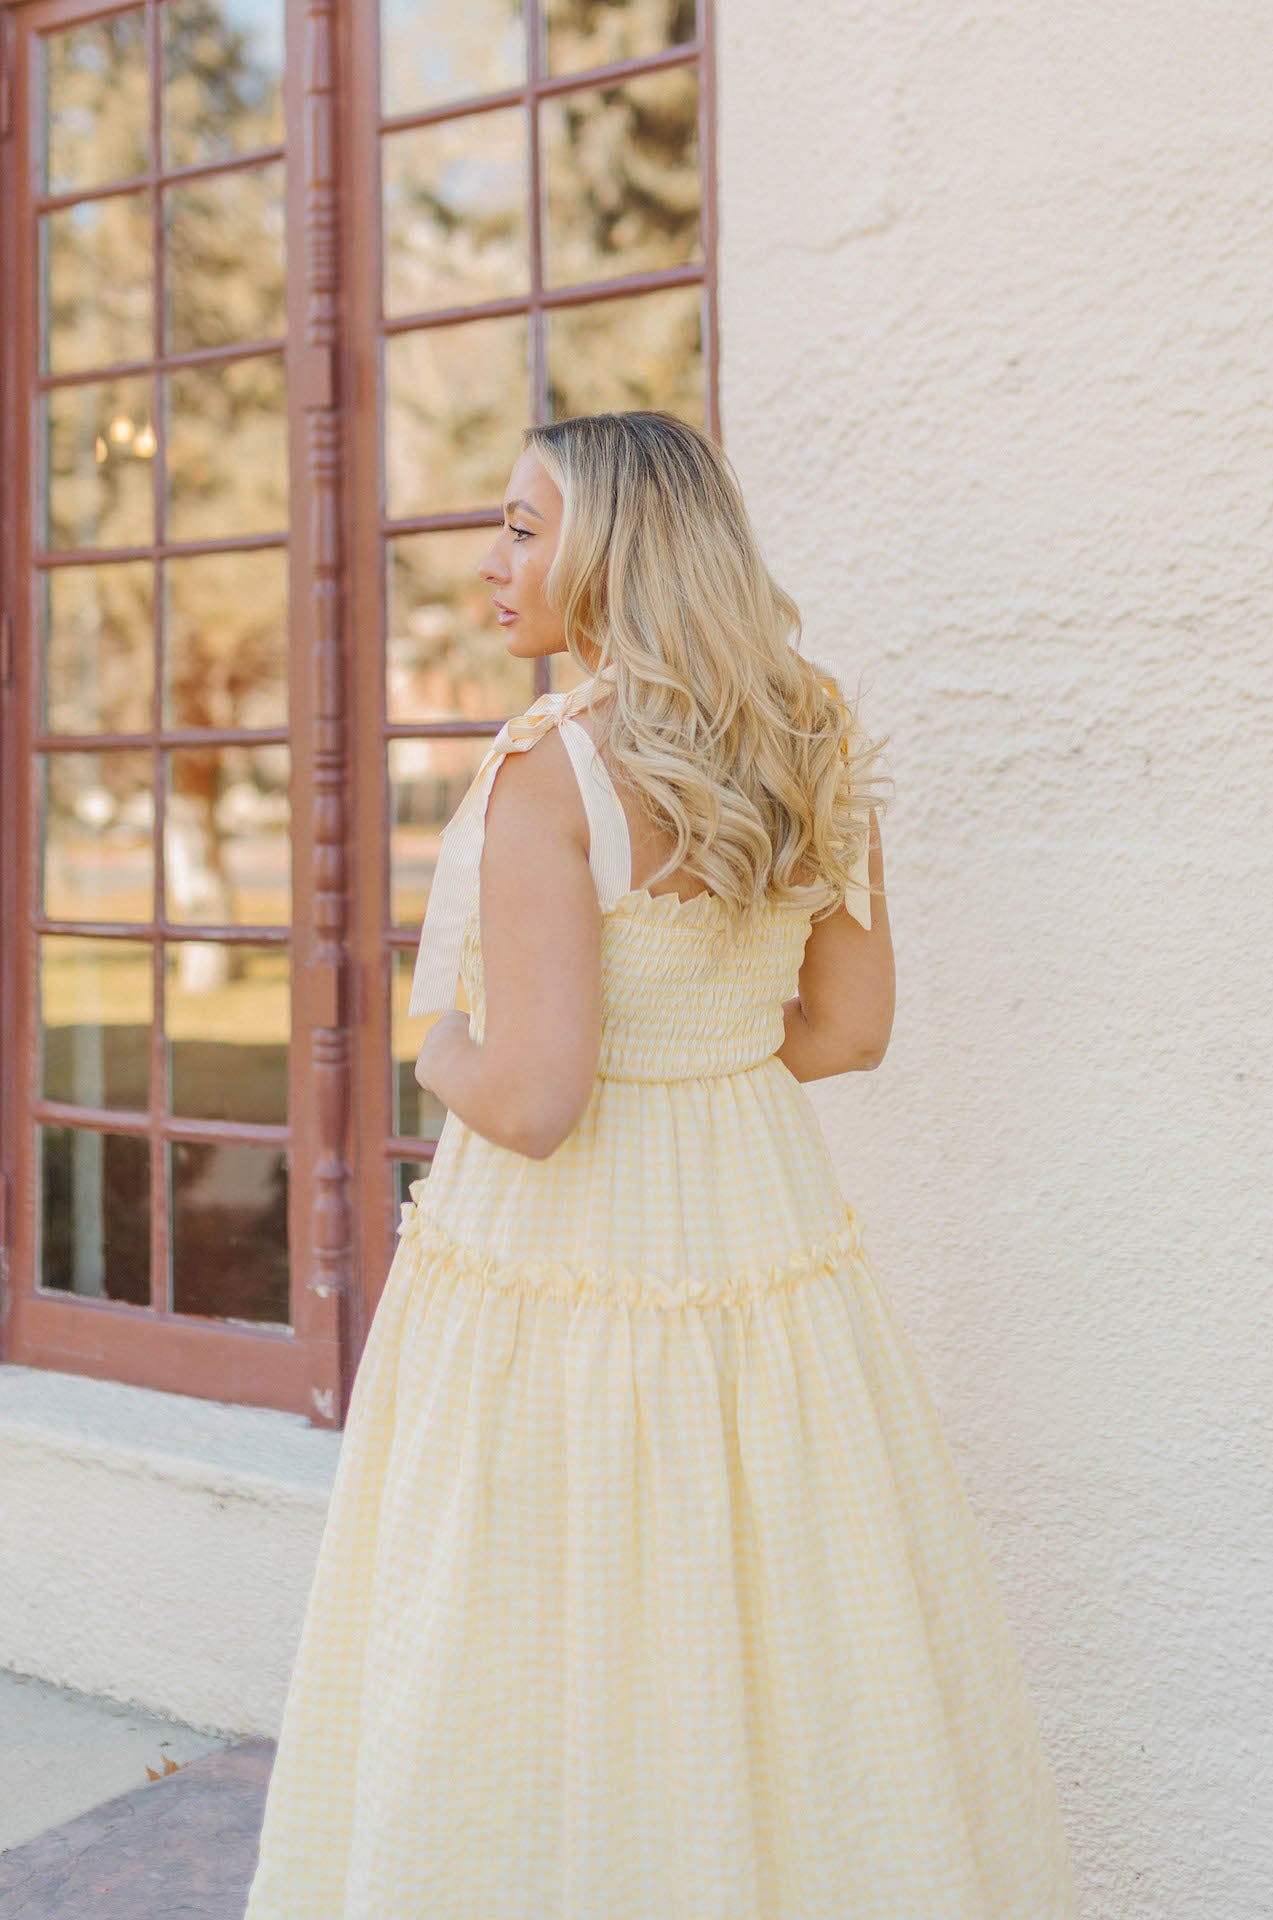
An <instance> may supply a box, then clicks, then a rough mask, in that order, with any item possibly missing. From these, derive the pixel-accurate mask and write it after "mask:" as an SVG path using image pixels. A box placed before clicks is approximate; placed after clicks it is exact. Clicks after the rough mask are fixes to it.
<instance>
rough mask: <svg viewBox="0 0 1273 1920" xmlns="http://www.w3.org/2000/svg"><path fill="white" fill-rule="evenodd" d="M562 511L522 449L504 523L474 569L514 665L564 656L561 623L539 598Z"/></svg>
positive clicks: (551, 486) (537, 464) (554, 490)
mask: <svg viewBox="0 0 1273 1920" xmlns="http://www.w3.org/2000/svg"><path fill="white" fill-rule="evenodd" d="M562 509H563V501H562V497H561V490H560V488H559V487H558V486H557V483H556V481H554V480H553V479H551V478H550V476H549V475H548V473H547V472H546V471H545V469H544V467H543V465H542V463H541V461H540V460H539V458H538V456H537V455H536V454H534V453H533V452H531V451H530V450H529V449H527V451H526V452H525V453H523V454H521V455H520V456H519V458H518V459H517V461H516V463H515V464H514V467H513V470H512V472H511V473H510V474H509V476H508V485H507V487H506V488H505V490H504V519H503V522H502V524H501V525H500V527H499V528H498V529H497V531H496V533H495V537H494V539H493V540H492V541H491V544H490V546H489V547H488V548H487V549H486V552H485V553H484V554H483V556H482V558H481V560H480V562H479V563H478V569H477V570H478V573H479V574H480V575H481V577H482V579H483V580H485V581H486V583H487V585H488V586H489V587H490V589H491V598H492V600H493V601H494V603H495V617H496V618H497V620H498V621H499V624H500V626H501V628H502V629H503V631H504V635H505V642H506V645H507V649H508V652H509V653H510V654H512V655H513V656H514V657H515V658H517V659H519V660H537V659H539V658H541V657H542V656H543V655H545V654H550V653H563V652H564V651H565V647H566V629H565V623H564V621H563V619H562V617H561V615H560V614H559V613H558V612H556V611H555V610H554V609H553V608H552V607H550V606H549V604H548V601H547V599H546V598H545V595H544V582H545V580H546V579H547V577H548V569H549V568H550V567H551V565H552V563H553V556H554V554H555V553H556V551H557V540H558V536H559V535H560V532H561V516H562Z"/></svg>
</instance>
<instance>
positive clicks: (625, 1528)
mask: <svg viewBox="0 0 1273 1920" xmlns="http://www.w3.org/2000/svg"><path fill="white" fill-rule="evenodd" d="M568 717H569V703H568V701H567V699H566V698H565V697H564V696H562V695H548V696H544V697H543V698H542V699H541V700H540V701H537V702H536V703H535V705H534V706H533V707H532V708H531V710H530V713H529V714H528V715H523V716H520V717H519V719H518V720H517V721H516V722H510V723H509V725H508V727H506V728H505V730H504V731H503V733H502V734H501V735H500V736H498V737H497V740H496V742H495V744H494V746H493V747H492V749H491V752H490V754H489V755H488V759H487V762H486V763H484V768H483V770H481V772H480V774H479V777H478V778H477V779H475V781H474V784H473V788H472V789H471V792H474V793H477V794H478V795H479V804H478V805H477V807H476V812H477V814H479V815H480V814H481V813H482V812H483V811H484V794H485V792H486V791H489V784H490V778H491V777H492V775H493V771H494V766H495V765H496V764H497V763H498V760H499V758H500V756H501V754H502V753H503V752H505V751H508V750H510V748H512V747H515V746H517V745H518V744H521V745H529V744H533V740H534V739H536V738H538V737H539V736H540V734H541V733H542V731H543V729H544V727H546V726H547V725H551V724H555V723H558V722H560V721H561V720H563V719H567V718H568ZM569 733H570V736H571V737H570V747H571V757H572V760H573V761H574V763H575V765H576V771H577V772H579V773H581V775H582V772H583V770H584V769H585V766H586V763H587V762H588V751H587V749H586V748H585V747H584V746H583V745H582V744H581V743H582V742H584V741H586V740H587V735H586V733H585V732H584V729H583V728H581V727H577V726H576V727H574V728H571V729H569ZM566 735H567V730H566V729H564V728H563V739H564V738H566ZM594 758H595V757H594ZM595 766H596V767H597V768H598V769H601V762H600V760H599V759H595ZM607 787H608V776H604V774H603V773H599V775H598V781H597V782H596V783H594V784H593V785H592V786H591V788H589V787H588V786H587V785H585V788H584V797H585V804H586V805H587V807H588V811H589V820H590V826H591V830H592V833H593V840H594V847H593V853H594V854H596V855H597V858H596V859H595V860H594V862H593V864H594V872H596V873H598V874H599V875H601V876H604V874H605V873H606V872H607V871H608V872H610V874H611V875H612V876H613V875H614V874H616V873H617V872H618V871H619V867H620V866H621V864H622V859H623V858H626V857H627V849H626V827H625V826H623V824H622V822H623V815H622V809H621V808H618V803H617V801H616V800H614V798H613V789H612V788H609V791H608V793H607V792H606V788H607ZM466 798H467V796H466ZM616 809H617V815H616ZM473 815H474V809H473V808H470V809H468V810H467V813H465V812H464V809H463V803H462V806H461V810H460V811H458V812H457V816H456V817H457V819H459V818H461V817H462V816H463V817H466V818H469V819H470V820H471V819H472V818H473ZM448 831H449V830H448ZM445 839H446V836H445V835H444V841H445ZM612 855H614V856H616V857H615V858H614V859H611V856H612ZM591 857H592V856H591V855H590V858H591ZM607 861H610V865H609V866H608V867H607V864H606V863H607ZM440 871H441V863H440ZM465 871H466V873H467V874H468V876H469V879H470V880H471V877H472V862H471V861H469V862H467V863H466V867H465ZM629 874H630V869H628V870H626V871H625V873H624V876H623V877H624V878H625V879H626V878H627V877H628V875H629ZM454 878H455V875H454V872H453V873H452V881H454ZM466 884H467V883H466ZM439 897H440V898H441V897H442V896H441V895H440V896H439ZM450 898H451V908H450V909H448V911H454V910H456V909H457V907H458V905H459V904H461V903H463V901H464V898H465V890H464V888H460V887H457V886H455V885H452V888H451V895H450ZM440 911H441V909H440ZM602 911H603V923H602V924H603V932H602V942H603V944H602V967H603V1019H602V1028H603V1034H602V1043H601V1059H600V1066H599V1072H598V1077H597V1082H596V1086H595V1088H594V1090H593V1094H592V1097H591V1099H590V1102H589V1105H588V1108H587V1110H586V1112H585V1114H584V1116H583V1118H582V1119H581V1120H580V1122H579V1124H578V1126H577V1127H576V1128H575V1129H574V1131H573V1132H572V1133H571V1134H570V1136H569V1138H568V1139H567V1140H566V1141H565V1142H564V1143H563V1144H562V1145H561V1146H560V1147H559V1148H558V1150H557V1151H556V1152H555V1153H553V1154H552V1155H550V1156H549V1157H548V1158H547V1159H546V1160H538V1161H536V1160H531V1159H528V1158H526V1157H524V1156H522V1155H519V1154H516V1153H514V1152H512V1151H510V1150H508V1149H505V1148H502V1147H498V1146H495V1145H493V1144H492V1143H491V1142H489V1141H487V1140H486V1139H484V1138H483V1137H482V1136H481V1135H479V1134H477V1133H475V1132H473V1131H472V1130H471V1129H470V1128H469V1127H467V1126H465V1125H464V1124H463V1122H462V1121H460V1120H459V1119H458V1118H457V1116H456V1115H455V1114H454V1113H452V1114H449V1115H448V1116H447V1119H446V1122H445V1124H444V1126H443V1129H442V1133H441V1137H440V1140H439V1143H438V1147H437V1153H436V1158H435V1160H434V1162H433V1166H432V1170H431V1172H430V1174H429V1176H428V1178H427V1179H426V1180H423V1181H417V1182H416V1183H415V1184H414V1185H413V1186H412V1188H411V1196H412V1197H411V1201H410V1202H409V1203H407V1204H405V1205H404V1207H403V1209H402V1222H401V1225H400V1228H399V1234H400V1239H399V1243H398V1248H397V1252H396V1254H395V1257H394V1260H393V1263H392V1266H391V1268H390V1271H389V1275H388V1279H387V1281H386V1285H385V1289H384V1292H383V1294H382V1296H381V1299H380V1302H379V1305H378V1307H377V1311H376V1314H375V1317H374V1319H373V1322H372V1326H371V1331H370V1334H369V1337H368V1340H367V1344H366V1347H365V1349H364V1352H363V1356H362V1360H361V1363H360V1366H359V1369H358V1373H357V1377H356V1380H355V1383H354V1390H353V1396H352V1400H351V1403H350V1407H349V1412H348V1418H347V1421H346V1426H345V1431H344V1435H343V1438H342V1446H341V1453H340V1458H339V1463H338V1468H337V1473H336V1478H335V1484H334V1487H333V1491H332V1496H331V1503H330V1507H329V1511H328V1516H327V1521H326V1527H325V1530H324V1534H323V1539H322V1544H321V1548H320V1552H319V1556H318V1562H317V1567H316V1571H315V1576H314V1581H313V1587H312V1591H311V1594H310V1599H309V1603H308V1608H307V1612H306V1615H305V1620H304V1624H303V1628H302V1633H301V1638H300V1645H299V1650H298V1653H297V1658H296V1663H295V1668H294V1672H293V1676H292V1681H291V1686H290V1689H289V1692H288V1697H287V1703H286V1709H285V1713H284V1719H283V1725H282V1729H281V1733H280V1738H279V1744H278V1751H277V1756H276V1760H275V1765H274V1771H273V1777H272V1780H271V1784H270V1791H269V1797H268V1800H267V1804H266V1810H265V1819H264V1825H263V1829H262V1834H261V1846H260V1857H259V1863H258V1866H257V1871H256V1876H255V1879H254V1880H253V1883H252V1889H251V1894H250V1897H249V1901H248V1906H247V1912H246V1916H245V1920H1073V1916H1074V1913H1075V1906H1074V1893H1073V1886H1072V1880H1071V1873H1070V1864H1069V1858H1068V1852H1067V1846H1066V1840H1065V1836H1064V1833H1063V1829H1062V1824H1061V1819H1060V1814H1059V1809H1058V1801H1057V1796H1056V1792H1055V1787H1054V1782H1053V1779H1052V1776H1051V1774H1050V1772H1049V1769H1048V1765H1047V1762H1046V1760H1045V1757H1044V1754H1043V1752H1042V1750H1041V1745H1040V1739H1039V1734H1038V1730H1037V1726H1036V1721H1035V1718H1034V1714H1033V1711H1032V1706H1031V1701H1030V1697H1029V1694H1028V1692H1027V1686H1026V1682H1025V1679H1024V1677H1023V1672H1022V1668H1021V1665H1020V1663H1019V1659H1018V1655H1017V1652H1016V1649H1015V1646H1014V1642H1013V1639H1012V1636H1011V1632H1010V1628H1009V1625H1008V1622H1007V1620H1006V1618H1005V1614H1004V1611H1003V1607H1002V1604H1001V1600H1000V1596H999V1592H998V1589H997V1586H996V1582H995V1577H994V1575H993V1573H992V1570H991V1566H990V1563H989V1560H988V1558H987V1554H986V1551H985V1549H984V1546H983V1544H982V1541H981V1539H980V1537H979V1534H978V1531H977V1526H976V1523H975V1521H974V1518H973V1515H972V1513H971V1510H970V1507H969V1505H968V1502H967V1499H966V1497H965V1494H964V1492H963V1490H962V1487H961V1484H960V1482H959V1479H958V1478H957V1474H956V1470H955V1467H954V1464H953V1460H952V1456H951V1454H950V1452H949V1450H948V1447H947V1444H946V1442H945V1440H944V1438H943V1435H942V1432H941V1430H940V1429H939V1426H938V1422H937V1419H936V1417H935V1413H934V1409H933V1405H932V1403H931V1401H930V1398H929V1395H928V1392H927V1390H926V1388H925V1385H924V1381H923V1379H922V1377H921V1374H920V1370H919V1367H918V1365H917V1363H916V1360H915V1357H914V1355H913V1353H912V1350H911V1348H910V1346H909V1344H908V1341H907V1337H906V1335H905V1333H904V1331H903V1330H902V1328H901V1327H900V1325H899V1324H898V1322H897V1320H896V1319H895V1318H894V1315H893V1312H892V1309H891V1307H890V1304H889V1301H888V1299H887V1297H886V1296H885V1294H884V1293H883V1291H882V1290H881V1288H880V1285H879V1283H878V1281H877V1280H876V1278H875V1276H874V1274H873V1271H872V1268H871V1266H870V1263H869V1260H868V1257H867V1254H866V1252H865V1250H864V1245H863V1235H862V1226H861V1222H860V1220H859V1218H858V1216H857V1214H856V1212H855V1211H854V1209H853V1208H852V1207H851V1206H849V1205H846V1203H845V1201H844V1199H843V1197H842V1196H841V1194H840V1191H839V1188H838V1185H837V1180H836V1175H835V1172H834V1168H833V1164H832V1161H831V1158H830V1154H829V1151H828V1148H827V1145H826V1142H825V1140H824V1138H823V1135H822V1133H821V1130H820V1127H819V1124H818V1120H817V1117H816V1114H815V1112H814V1108H813V1106H812V1104H811V1102H810V1100H809V1098H808V1096H807V1094H806V1092H805V1089H804V1087H803V1086H802V1085H801V1083H800V1082H799V1081H797V1080H796V1078H795V1077H794V1075H793V1074H792V1073H791V1072H790V1071H789V1070H788V1069H787V1068H786V1067H785V1066H784V1065H783V1064H782V1063H781V1062H780V1061H779V1060H778V1059H777V1058H776V1057H775V1051H774V1050H775V1048H777V1047H778V1046H779V1045H780V1044H781V1042H782V1038H783V1018H782V1002H783V1001H784V999H788V998H790V997H791V996H792V995H793V994H794V993H795V991H796V987H797V976H798V972H799V967H800V961H801V955H802V952H803V948H804V944H805V941H806V938H807V936H808V933H809V926H810V920H809V914H808V912H806V911H794V910H792V909H790V908H782V907H777V906H774V907H771V908H768V909H766V910H765V912H764V913H763V915H762V917H761V919H760V920H759V922H758V924H757V925H756V926H755V928H754V929H753V930H752V931H751V932H750V933H749V934H748V935H747V936H746V939H745V943H744V945H743V946H742V947H741V948H738V949H735V951H734V952H733V953H732V954H731V955H729V956H728V957H727V958H726V960H725V961H724V962H723V963H719V964H717V963H713V962H712V960H711V958H710V954H709V937H708V936H709V932H710V925H711V922H712V920H713V918H714V916H715V915H716V913H717V912H718V907H717V903H716V901H715V899H714V898H713V897H712V896H711V895H708V894H699V895H697V896H696V897H694V898H692V899H690V900H688V901H682V900H679V899H678V898H677V897H676V896H675V895H674V894H671V893H663V894H658V895H652V894H650V893H649V892H648V891H647V890H646V889H644V888H631V887H625V889H624V890H623V891H621V892H617V893H616V892H615V890H614V886H613V883H612V884H611V886H610V889H609V892H608V894H607V893H604V892H603V895H602ZM456 925H457V926H458V929H459V931H458V946H459V953H458V964H459V970H460V977H461V978H462V980H463V983H464V987H465V991H466V994H467V997H468V1001H469V1006H470V1031H471V1032H472V1033H473V1035H474V1037H476V1038H480V1037H481V1034H482V1030H483V1018H484V997H483V981H482V958H481V947H480V942H479V937H478V919H477V905H476V897H475V894H473V895H472V896H471V897H469V898H468V900H467V908H466V911H465V913H464V916H463V919H462V921H459V920H458V919H457V922H456ZM427 928H428V920H427V918H426V930H427ZM444 932H445V929H443V930H442V933H439V937H438V939H437V940H436V941H435V943H434V950H433V952H432V955H431V961H432V962H437V963H438V964H437V968H436V974H435V978H436V980H437V981H439V982H441V983H442V984H441V987H440V988H439V990H438V997H439V998H440V997H441V996H442V993H443V991H444V988H445V984H446V981H447V980H448V979H449V977H450V976H449V974H448V971H447V965H446V961H447V958H448V955H447V953H446V951H445V948H446V939H445V938H444V937H442V934H443V933H444ZM427 946H428V942H427V941H425V940H424V939H423V938H422V956H425V958H426V960H428V959H429V958H430V956H427V955H425V949H426V947H427ZM427 972H428V965H427V964H426V966H425V967H424V968H423V970H422V974H421V975H420V976H418V979H419V978H422V977H423V976H424V974H425V973H427Z"/></svg>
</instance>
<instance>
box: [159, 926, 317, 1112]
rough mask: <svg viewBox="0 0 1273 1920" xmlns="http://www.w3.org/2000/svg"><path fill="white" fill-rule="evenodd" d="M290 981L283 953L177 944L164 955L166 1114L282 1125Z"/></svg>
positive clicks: (187, 942) (215, 943) (213, 942)
mask: <svg viewBox="0 0 1273 1920" xmlns="http://www.w3.org/2000/svg"><path fill="white" fill-rule="evenodd" d="M290 1032H291V977H290V961H289V956H288V952H287V949H286V947H244V946H239V945H238V944H237V943H235V944H229V943H226V942H223V941H216V940H182V941H179V942H175V943H172V944H170V945H169V946H168V948H167V949H166V952H165V965H164V1033H165V1036H166V1039H167V1045H168V1075H169V1088H170V1101H171V1110H172V1112H173V1113H177V1114H181V1115H183V1116H184V1117H185V1118H187V1119H194V1120H236V1121H247V1122H255V1123H260V1124H262V1125H267V1126H268V1125H274V1126H285V1125H286V1124H287V1043H288V1037H289V1035H290Z"/></svg>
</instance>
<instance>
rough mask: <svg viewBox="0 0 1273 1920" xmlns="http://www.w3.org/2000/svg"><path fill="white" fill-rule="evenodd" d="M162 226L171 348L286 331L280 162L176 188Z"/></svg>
mask: <svg viewBox="0 0 1273 1920" xmlns="http://www.w3.org/2000/svg"><path fill="white" fill-rule="evenodd" d="M164 226H165V232H166V236H167V238H166V271H167V286H166V288H165V295H166V320H165V325H166V328H167V341H168V346H169V348H170V350H171V351H172V352H174V353H184V352H186V351H187V350H188V349H193V348H196V347H220V346H226V345H228V344H231V343H233V342H236V341H247V340H268V339H271V338H273V337H275V336H281V335H282V333H283V331H284V318H283V267H284V222H283V163H282V161H281V160H280V161H275V162H274V163H273V164H272V165H270V166H265V167H248V168H245V169H243V170H242V171H240V172H235V173H218V174H211V175H209V176H208V177H207V178H206V179H201V180H188V181H186V182H184V183H183V184H182V185H181V186H178V187H170V188H169V189H168V191H167V192H166V193H165V195H164Z"/></svg>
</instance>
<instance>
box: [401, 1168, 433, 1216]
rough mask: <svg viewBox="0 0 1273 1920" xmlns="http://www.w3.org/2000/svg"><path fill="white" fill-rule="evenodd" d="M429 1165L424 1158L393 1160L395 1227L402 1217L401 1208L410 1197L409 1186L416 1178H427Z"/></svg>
mask: <svg viewBox="0 0 1273 1920" xmlns="http://www.w3.org/2000/svg"><path fill="white" fill-rule="evenodd" d="M428 1177H429V1166H428V1162H427V1161H425V1160H395V1161H394V1162H393V1224H394V1226H395V1227H396V1226H397V1225H398V1223H399V1221H400V1220H401V1218H402V1208H403V1207H404V1206H405V1205H406V1203H407V1202H408V1201H409V1200H410V1198H411V1188H412V1186H413V1185H414V1184H415V1182H416V1181H417V1180H427V1179H428Z"/></svg>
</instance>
